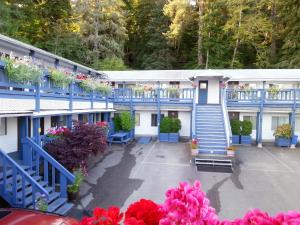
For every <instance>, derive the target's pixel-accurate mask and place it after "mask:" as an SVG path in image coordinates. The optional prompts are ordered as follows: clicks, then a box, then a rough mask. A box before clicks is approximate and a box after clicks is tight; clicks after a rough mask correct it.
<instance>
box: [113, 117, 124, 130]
mask: <svg viewBox="0 0 300 225" xmlns="http://www.w3.org/2000/svg"><path fill="white" fill-rule="evenodd" d="M113 122H114V128H115V131H116V132H118V131H120V130H122V125H121V118H120V116H119V115H118V114H115V116H114V118H113Z"/></svg>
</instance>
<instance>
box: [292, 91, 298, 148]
mask: <svg viewBox="0 0 300 225" xmlns="http://www.w3.org/2000/svg"><path fill="white" fill-rule="evenodd" d="M296 109H297V108H296V90H295V89H293V107H292V112H291V113H290V124H291V126H292V138H293V137H294V135H295V127H296ZM291 148H295V143H291Z"/></svg>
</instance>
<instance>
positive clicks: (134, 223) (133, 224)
mask: <svg viewBox="0 0 300 225" xmlns="http://www.w3.org/2000/svg"><path fill="white" fill-rule="evenodd" d="M124 225H147V224H145V222H144V221H143V220H137V219H136V218H133V217H130V218H127V219H125V221H124Z"/></svg>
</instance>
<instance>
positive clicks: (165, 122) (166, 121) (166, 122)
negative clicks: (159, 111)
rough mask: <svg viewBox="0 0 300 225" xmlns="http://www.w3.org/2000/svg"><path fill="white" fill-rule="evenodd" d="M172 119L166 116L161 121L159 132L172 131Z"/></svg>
mask: <svg viewBox="0 0 300 225" xmlns="http://www.w3.org/2000/svg"><path fill="white" fill-rule="evenodd" d="M171 123H172V119H171V118H170V117H164V118H162V120H161V121H160V126H159V132H160V133H170V129H171Z"/></svg>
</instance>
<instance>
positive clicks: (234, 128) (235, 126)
mask: <svg viewBox="0 0 300 225" xmlns="http://www.w3.org/2000/svg"><path fill="white" fill-rule="evenodd" d="M230 125H231V132H232V134H233V135H241V121H239V120H231V121H230Z"/></svg>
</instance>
